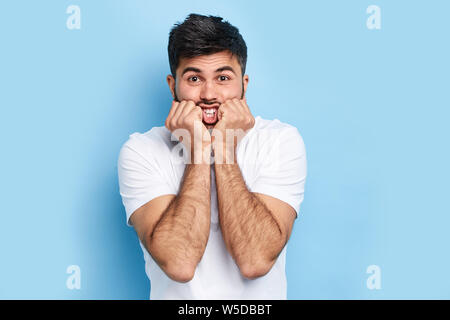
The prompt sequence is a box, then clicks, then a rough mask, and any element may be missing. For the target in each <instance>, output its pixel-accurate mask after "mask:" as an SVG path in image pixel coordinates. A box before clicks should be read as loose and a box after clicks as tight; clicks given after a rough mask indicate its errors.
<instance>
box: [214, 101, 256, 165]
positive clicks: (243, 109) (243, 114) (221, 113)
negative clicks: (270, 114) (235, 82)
mask: <svg viewBox="0 0 450 320" xmlns="http://www.w3.org/2000/svg"><path fill="white" fill-rule="evenodd" d="M218 117H219V118H218V119H219V121H218V122H217V124H216V125H215V126H214V129H213V132H212V148H213V149H214V154H215V155H216V156H217V155H220V156H221V157H222V159H223V160H224V162H226V163H230V161H228V160H231V161H233V159H234V156H235V153H236V147H237V144H238V143H239V141H241V140H242V138H243V137H244V136H245V134H246V133H247V132H248V131H249V130H250V129H251V128H253V126H254V125H255V118H254V117H253V115H252V114H251V112H250V109H249V107H248V105H247V101H246V99H245V98H244V99H242V100H239V99H237V98H234V99H231V100H226V101H225V102H224V103H223V104H221V105H220V107H219V109H218ZM225 156H227V159H228V160H227V161H225V158H223V157H225ZM229 156H231V157H232V159H231V158H230V157H229Z"/></svg>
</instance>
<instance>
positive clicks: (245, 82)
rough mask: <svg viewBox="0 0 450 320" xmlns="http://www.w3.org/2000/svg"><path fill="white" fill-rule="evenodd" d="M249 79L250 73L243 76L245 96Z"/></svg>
mask: <svg viewBox="0 0 450 320" xmlns="http://www.w3.org/2000/svg"><path fill="white" fill-rule="evenodd" d="M248 81H249V77H248V74H246V75H244V76H243V77H242V84H243V87H244V94H243V96H244V98H245V93H246V92H247V86H248Z"/></svg>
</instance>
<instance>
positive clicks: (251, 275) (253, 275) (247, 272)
mask: <svg viewBox="0 0 450 320" xmlns="http://www.w3.org/2000/svg"><path fill="white" fill-rule="evenodd" d="M274 263H275V261H272V262H262V261H261V262H259V263H244V264H242V265H240V266H239V270H240V272H241V275H242V276H243V277H244V278H247V279H250V280H255V279H257V278H260V277H262V276H265V275H266V274H267V273H269V271H270V270H271V269H272V266H273V264H274Z"/></svg>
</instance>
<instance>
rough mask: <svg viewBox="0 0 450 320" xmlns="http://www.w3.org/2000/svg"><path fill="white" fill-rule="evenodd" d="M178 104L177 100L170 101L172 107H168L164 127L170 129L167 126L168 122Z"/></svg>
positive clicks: (168, 125)
mask: <svg viewBox="0 0 450 320" xmlns="http://www.w3.org/2000/svg"><path fill="white" fill-rule="evenodd" d="M179 105H180V103H179V102H177V101H175V100H173V101H172V107H171V108H170V111H169V114H168V115H167V118H166V123H165V126H166V128H167V129H169V130H170V129H171V128H169V127H170V126H171V125H170V123H171V121H172V119H173V116H174V114H175V112H176V111H177V108H178V106H179Z"/></svg>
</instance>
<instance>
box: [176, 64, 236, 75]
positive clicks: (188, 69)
mask: <svg viewBox="0 0 450 320" xmlns="http://www.w3.org/2000/svg"><path fill="white" fill-rule="evenodd" d="M226 70H228V71H231V72H233V73H234V74H236V72H235V71H234V69H233V68H232V67H230V66H223V67H220V68H218V69H217V70H216V71H215V72H216V73H217V72H222V71H226ZM189 71H193V72H197V73H202V70H200V69H199V68H194V67H186V68H184V70H183V72H182V73H181V76H183V75H184V74H185V73H186V72H189Z"/></svg>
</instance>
